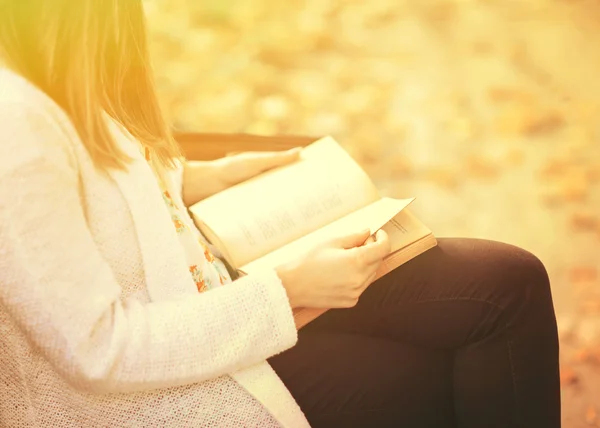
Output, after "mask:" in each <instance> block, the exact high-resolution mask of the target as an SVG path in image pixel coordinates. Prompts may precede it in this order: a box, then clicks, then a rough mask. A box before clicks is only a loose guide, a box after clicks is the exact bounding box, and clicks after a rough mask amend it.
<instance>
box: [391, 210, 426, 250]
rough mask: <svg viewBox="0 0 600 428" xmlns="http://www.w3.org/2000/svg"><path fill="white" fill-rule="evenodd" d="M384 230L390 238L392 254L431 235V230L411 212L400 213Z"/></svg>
mask: <svg viewBox="0 0 600 428" xmlns="http://www.w3.org/2000/svg"><path fill="white" fill-rule="evenodd" d="M382 229H383V230H384V231H385V232H386V233H387V234H388V236H389V237H390V243H391V246H392V253H393V252H396V251H398V250H400V249H402V248H404V247H406V246H408V245H410V244H412V243H413V242H416V241H418V240H419V239H421V238H423V237H424V236H427V235H430V234H431V230H429V228H428V227H427V226H425V225H424V224H423V223H421V222H420V221H419V219H417V218H416V217H415V215H414V214H412V213H411V212H410V211H409V210H403V211H402V212H400V213H398V214H397V215H396V216H394V218H393V219H391V220H390V221H389V222H387V223H386V224H385V225H384V226H383V227H382Z"/></svg>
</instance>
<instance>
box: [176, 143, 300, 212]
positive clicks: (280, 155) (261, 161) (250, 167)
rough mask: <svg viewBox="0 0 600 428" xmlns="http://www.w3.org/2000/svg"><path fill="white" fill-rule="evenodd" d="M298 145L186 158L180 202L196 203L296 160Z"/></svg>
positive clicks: (298, 154) (186, 203)
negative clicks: (210, 158)
mask: <svg viewBox="0 0 600 428" xmlns="http://www.w3.org/2000/svg"><path fill="white" fill-rule="evenodd" d="M301 150H302V149H301V148H299V147H297V148H295V149H291V150H286V151H280V152H242V153H237V154H234V155H231V156H227V157H224V158H221V159H217V160H214V161H208V162H207V161H188V162H186V164H185V166H184V170H183V201H184V203H185V205H186V206H190V205H193V204H195V203H196V202H198V201H200V200H202V199H205V198H207V197H209V196H211V195H214V194H215V193H219V192H221V191H222V190H225V189H227V188H228V187H231V186H233V185H234V184H237V183H241V182H242V181H245V180H248V179H250V178H252V177H254V176H257V175H258V174H261V173H263V172H265V171H268V170H270V169H273V168H277V167H280V166H284V165H287V164H290V163H292V162H295V161H297V160H298V159H299V157H300V152H301Z"/></svg>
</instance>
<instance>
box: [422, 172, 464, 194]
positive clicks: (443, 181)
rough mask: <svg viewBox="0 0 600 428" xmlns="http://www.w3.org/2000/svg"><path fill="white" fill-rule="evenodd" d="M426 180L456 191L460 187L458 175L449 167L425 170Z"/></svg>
mask: <svg viewBox="0 0 600 428" xmlns="http://www.w3.org/2000/svg"><path fill="white" fill-rule="evenodd" d="M424 178H425V179H426V180H429V181H432V182H434V183H435V184H437V185H439V186H440V187H444V188H446V189H455V188H456V187H458V185H459V180H458V173H457V172H456V171H454V170H452V169H451V168H448V167H443V166H432V167H429V168H428V169H427V170H425V173H424Z"/></svg>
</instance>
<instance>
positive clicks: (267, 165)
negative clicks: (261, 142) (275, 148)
mask: <svg viewBox="0 0 600 428" xmlns="http://www.w3.org/2000/svg"><path fill="white" fill-rule="evenodd" d="M301 151H302V149H301V148H300V147H296V148H294V149H291V150H285V151H280V152H241V153H236V154H232V155H230V156H227V157H224V158H221V159H219V160H218V162H219V163H221V177H222V179H223V181H224V182H225V183H227V184H229V185H231V186H233V185H234V184H237V183H241V182H242V181H246V180H248V179H250V178H252V177H255V176H257V175H259V174H262V173H263V172H266V171H268V170H270V169H274V168H277V167H280V166H284V165H288V164H290V163H292V162H295V161H297V160H298V159H299V158H300V152H301Z"/></svg>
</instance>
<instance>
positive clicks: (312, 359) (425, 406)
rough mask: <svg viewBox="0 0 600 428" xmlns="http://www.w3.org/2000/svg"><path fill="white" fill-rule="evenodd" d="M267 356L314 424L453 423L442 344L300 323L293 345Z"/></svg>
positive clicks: (448, 371)
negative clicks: (306, 327)
mask: <svg viewBox="0 0 600 428" xmlns="http://www.w3.org/2000/svg"><path fill="white" fill-rule="evenodd" d="M269 362H270V364H271V366H272V367H273V368H274V370H275V371H276V372H277V374H278V375H279V376H280V377H281V379H282V380H283V382H284V384H285V385H286V386H287V388H288V389H289V390H290V392H291V393H292V395H293V396H294V398H295V399H296V401H297V402H298V404H299V405H300V407H301V408H302V410H303V411H304V413H305V414H306V416H307V418H308V420H309V422H310V424H311V426H312V427H314V428H319V427H328V428H333V427H345V428H352V427H361V428H362V427H368V426H374V427H382V428H385V427H398V426H405V427H414V426H418V427H423V428H428V427H436V428H445V427H454V424H453V420H454V417H453V402H452V356H451V355H450V354H449V353H447V352H443V351H429V350H424V349H420V348H417V347H414V346H411V345H406V344H400V343H394V342H390V341H387V340H384V339H378V338H371V337H366V336H357V335H352V334H344V333H310V332H303V331H300V332H299V338H298V343H297V345H296V346H295V347H293V348H291V349H289V350H287V351H285V352H283V353H281V354H279V355H277V356H275V357H273V358H271V359H270V360H269Z"/></svg>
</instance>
